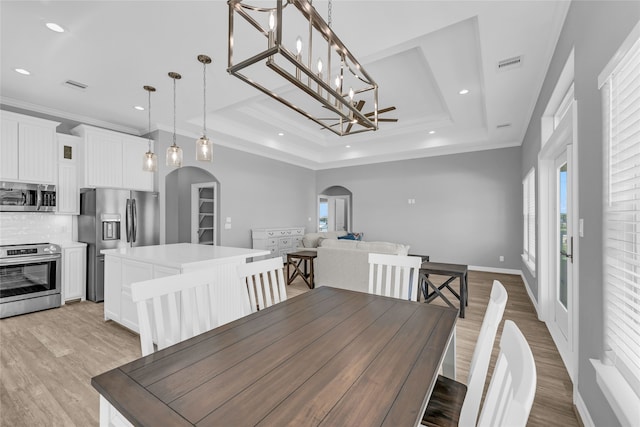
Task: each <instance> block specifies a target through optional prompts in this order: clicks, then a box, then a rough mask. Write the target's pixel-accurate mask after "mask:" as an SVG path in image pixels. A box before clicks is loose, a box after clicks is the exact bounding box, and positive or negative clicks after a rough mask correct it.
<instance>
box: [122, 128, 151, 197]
mask: <svg viewBox="0 0 640 427" xmlns="http://www.w3.org/2000/svg"><path fill="white" fill-rule="evenodd" d="M148 147H149V141H148V140H146V139H142V138H137V137H133V136H128V135H125V136H124V137H123V140H122V186H123V187H124V188H126V189H127V190H128V189H131V190H142V191H153V173H152V172H147V171H145V170H142V159H143V157H144V153H146V152H147V150H148Z"/></svg>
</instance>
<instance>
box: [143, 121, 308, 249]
mask: <svg viewBox="0 0 640 427" xmlns="http://www.w3.org/2000/svg"><path fill="white" fill-rule="evenodd" d="M209 136H210V137H212V135H209ZM154 137H155V140H156V141H157V142H156V145H155V147H156V148H155V150H156V153H158V157H159V160H160V161H159V162H158V183H157V189H158V191H159V192H160V195H161V200H160V206H161V217H165V218H166V219H169V217H166V215H167V212H166V210H165V204H166V200H168V198H170V197H172V194H171V191H177V190H178V189H177V188H176V189H174V188H173V186H172V184H171V183H170V184H169V186H167V183H166V176H167V175H168V174H169V173H171V172H172V171H173V170H174V169H173V168H168V167H167V166H166V165H165V163H164V153H165V152H166V149H167V147H169V145H171V142H172V134H171V133H169V132H165V131H158V132H154ZM196 139H197V137H193V138H190V137H184V136H181V135H178V137H177V144H178V145H179V146H180V147H182V149H183V152H184V161H183V166H194V167H198V168H201V169H203V170H205V171H207V172H209V173H210V174H211V175H213V176H214V177H215V178H216V180H217V181H218V183H219V184H218V192H219V193H218V212H219V221H220V229H219V233H218V241H219V244H220V245H222V246H238V247H245V248H250V247H251V229H252V228H259V227H285V226H302V227H305V229H307V230H310V229H312V230H313V231H315V222H314V221H315V218H316V214H315V208H316V199H317V197H316V192H315V188H316V187H315V172H314V171H312V170H309V169H305V168H301V167H298V166H293V165H290V164H287V163H282V162H279V161H277V160H271V159H267V158H264V157H260V156H256V155H253V154H249V153H245V152H242V151H238V150H233V149H229V148H225V147H222V146H219V145H215V143H216V139H215V136H214V137H213V142H214V149H213V150H214V151H213V156H214V157H213V162H212V163H204V162H198V161H196V160H195V140H196ZM182 185H183V186H186V185H188V183H184V182H183V183H182ZM163 195H165V197H164V198H163V197H162V196H163ZM169 215H172V214H171V209H170V210H169ZM227 217H230V218H231V229H230V230H225V229H224V222H225V220H226V218H227ZM309 218H311V221H309ZM162 231H163V234H165V235H161V240H160V241H161V242H167V243H169V242H171V241H172V240H170V239H174V238H176V237H178V236H173V235H172V233H171V232H170V231H166V232H165V230H162ZM178 238H179V237H178Z"/></svg>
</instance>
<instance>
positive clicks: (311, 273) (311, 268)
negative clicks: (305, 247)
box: [307, 258, 316, 289]
mask: <svg viewBox="0 0 640 427" xmlns="http://www.w3.org/2000/svg"><path fill="white" fill-rule="evenodd" d="M307 261H308V262H309V283H310V285H309V288H310V289H313V288H315V287H316V283H315V278H314V275H313V258H311V259H308V260H307Z"/></svg>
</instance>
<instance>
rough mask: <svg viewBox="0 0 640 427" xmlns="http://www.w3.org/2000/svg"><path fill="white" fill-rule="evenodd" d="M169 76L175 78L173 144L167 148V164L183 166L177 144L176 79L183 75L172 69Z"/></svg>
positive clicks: (180, 151)
mask: <svg viewBox="0 0 640 427" xmlns="http://www.w3.org/2000/svg"><path fill="white" fill-rule="evenodd" d="M169 77H171V78H172V79H173V144H171V147H169V148H167V166H172V167H174V168H179V167H181V166H182V148H180V147H178V146H177V145H176V80H180V79H181V78H182V76H181V75H180V74H178V73H174V72H173V71H172V72H170V73H169Z"/></svg>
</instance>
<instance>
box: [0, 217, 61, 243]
mask: <svg viewBox="0 0 640 427" xmlns="http://www.w3.org/2000/svg"><path fill="white" fill-rule="evenodd" d="M73 227H74V225H73V216H72V215H56V214H53V213H35V212H0V244H2V245H15V244H22V243H48V242H68V241H72V240H73V237H74V236H73V235H74V233H73Z"/></svg>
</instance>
